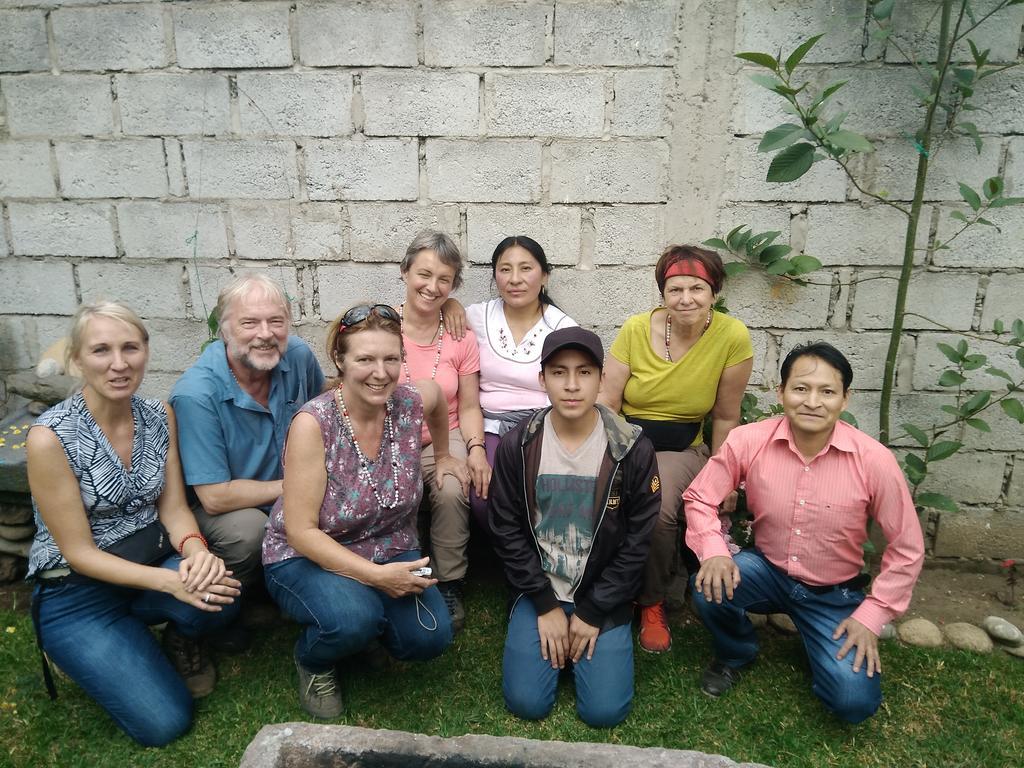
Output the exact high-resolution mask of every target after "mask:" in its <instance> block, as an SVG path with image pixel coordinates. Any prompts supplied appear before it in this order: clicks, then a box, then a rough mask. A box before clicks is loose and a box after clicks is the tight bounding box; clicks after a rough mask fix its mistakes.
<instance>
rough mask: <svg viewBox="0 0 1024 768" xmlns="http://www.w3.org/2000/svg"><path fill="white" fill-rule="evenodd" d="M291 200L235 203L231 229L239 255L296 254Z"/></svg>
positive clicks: (282, 256) (279, 256) (284, 256)
mask: <svg viewBox="0 0 1024 768" xmlns="http://www.w3.org/2000/svg"><path fill="white" fill-rule="evenodd" d="M291 207H292V204H291V203H246V204H239V205H232V206H231V231H232V232H233V233H234V236H235V255H236V256H237V257H238V258H239V259H288V258H291V256H292V245H291Z"/></svg>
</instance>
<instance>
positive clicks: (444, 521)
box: [420, 429, 469, 581]
mask: <svg viewBox="0 0 1024 768" xmlns="http://www.w3.org/2000/svg"><path fill="white" fill-rule="evenodd" d="M448 452H449V453H451V455H452V456H454V457H455V458H456V459H459V460H461V461H465V460H466V443H465V441H464V440H463V439H462V433H461V432H460V431H459V430H458V429H453V430H451V431H450V432H449V433H448ZM420 462H421V463H420V466H421V469H422V471H423V482H424V483H425V484H426V491H425V492H426V494H427V499H428V501H429V505H430V549H431V552H430V560H431V563H430V565H431V567H432V568H433V569H434V573H433V576H434V578H435V579H437V580H438V581H454V580H456V579H463V578H465V577H466V569H467V568H468V567H469V561H468V560H467V559H466V545H467V544H469V499H468V498H467V497H466V494H464V493H463V492H462V486H461V485H460V484H459V481H458V480H456V479H455V478H454V477H452V476H451V475H445V477H444V481H443V485H442V486H441V487H440V488H438V487H437V486H436V485H435V484H434V478H435V473H434V446H433V445H428V446H427V447H426V448H424V449H423V452H422V453H421V454H420Z"/></svg>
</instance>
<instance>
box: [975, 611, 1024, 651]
mask: <svg viewBox="0 0 1024 768" xmlns="http://www.w3.org/2000/svg"><path fill="white" fill-rule="evenodd" d="M981 628H982V629H984V630H985V631H986V632H988V634H989V636H990V637H991V638H992V639H993V640H995V641H997V642H1000V643H1004V644H1006V645H1024V632H1021V631H1020V630H1019V629H1018V628H1017V627H1016V626H1014V625H1013V624H1011V623H1010V622H1008V621H1007V620H1006V619H1004V618H1002V617H1000V616H986V617H985V620H984V621H982V622H981Z"/></svg>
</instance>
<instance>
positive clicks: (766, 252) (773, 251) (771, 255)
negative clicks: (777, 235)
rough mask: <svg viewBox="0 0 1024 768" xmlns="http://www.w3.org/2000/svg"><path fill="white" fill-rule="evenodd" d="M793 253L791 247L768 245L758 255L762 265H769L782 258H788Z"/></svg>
mask: <svg viewBox="0 0 1024 768" xmlns="http://www.w3.org/2000/svg"><path fill="white" fill-rule="evenodd" d="M792 252H793V247H792V246H789V245H785V244H783V243H779V244H777V245H769V246H768V247H767V248H765V249H763V250H762V251H761V253H760V254H758V259H760V261H761V263H762V264H771V263H772V262H775V261H778V260H779V259H781V258H783V257H784V256H789V254H791V253H792Z"/></svg>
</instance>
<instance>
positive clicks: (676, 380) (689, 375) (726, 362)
mask: <svg viewBox="0 0 1024 768" xmlns="http://www.w3.org/2000/svg"><path fill="white" fill-rule="evenodd" d="M654 277H655V280H657V282H658V290H659V291H660V292H661V296H662V300H663V302H664V306H663V307H657V308H655V309H653V310H650V311H648V312H642V313H640V314H638V315H633V316H632V317H630V318H629V319H628V320H626V322H625V323H624V324H623V326H622V328H621V330H620V331H619V335H618V336H617V337H616V339H615V342H614V343H613V344H612V347H611V350H610V351H611V354H610V355H609V356H608V359H607V362H606V363H605V370H604V375H605V382H604V387H603V388H602V393H601V398H600V399H601V402H603V403H605V404H606V405H608V406H609V407H610V408H612V409H614V410H621V411H622V414H623V416H625V417H626V419H627V420H628V421H631V422H633V423H634V424H639V425H640V426H641V427H643V429H644V433H645V434H646V435H647V436H648V437H649V438H650V439H651V441H652V442H653V443H654V448H655V450H656V451H657V455H658V474H659V475H660V476H661V494H662V497H661V498H662V503H661V513H660V514H659V516H658V522H657V524H656V525H655V528H654V534H653V535H652V538H651V551H650V555H649V556H648V560H647V568H646V572H645V574H644V587H643V592H642V593H641V594H640V598H639V600H638V602H639V603H640V607H641V613H640V647H641V648H643V649H644V650H647V651H651V652H653V653H660V652H662V651H667V650H668V649H669V648H670V647H671V646H672V635H671V633H670V632H669V629H668V624H667V622H666V620H665V592H666V590H667V589H668V585H669V580H670V578H671V568H672V561H673V559H674V558H675V548H676V542H678V541H679V540H680V524H683V525H685V518H684V517H683V500H682V494H683V491H684V490H686V487H687V486H688V485H689V484H690V481H691V480H693V478H694V477H695V476H696V474H697V473H698V472H699V471H700V469H701V468H702V467H703V466H704V464H705V463H707V460H708V458H709V456H710V455H711V454H712V453H714V452H715V451H717V450H718V448H719V447H720V446H721V445H722V443H723V442H725V437H726V435H728V434H729V431H730V430H731V429H732V428H733V427H735V426H736V425H737V424H739V423H740V402H741V401H742V399H743V392H744V390H745V389H746V387H747V381H748V380H749V379H750V371H751V369H752V367H753V356H754V351H753V347H752V346H751V343H750V333H749V331H747V327H746V326H745V325H744V324H743V323H742V322H740V321H739V320H737V319H736V318H734V317H731V316H729V315H725V314H722V313H720V312H715V311H714V309H713V308H712V307H713V306H714V303H715V299H716V297H717V296H718V293H719V292H720V291H721V290H722V283H723V282H724V280H725V268H724V267H723V266H722V259H721V258H720V257H719V256H718V254H716V253H713V252H711V251H707V250H704V249H702V248H695V247H693V246H686V245H673V246H669V248H667V249H666V250H665V252H664V253H663V254H662V255H661V258H660V259H659V260H658V264H657V266H656V267H655V270H654ZM708 414H710V415H711V425H712V427H711V445H710V446H707V445H705V444H704V438H703V435H702V434H701V425H702V423H703V421H704V418H705V417H706V416H707V415H708ZM731 503H732V504H735V497H733V499H732V500H731ZM686 554H687V567H688V568H689V567H691V566H694V565H696V564H697V563H696V558H695V557H694V555H693V553H692V552H689V551H688V550H687V553H686ZM693 570H695V569H693Z"/></svg>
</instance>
